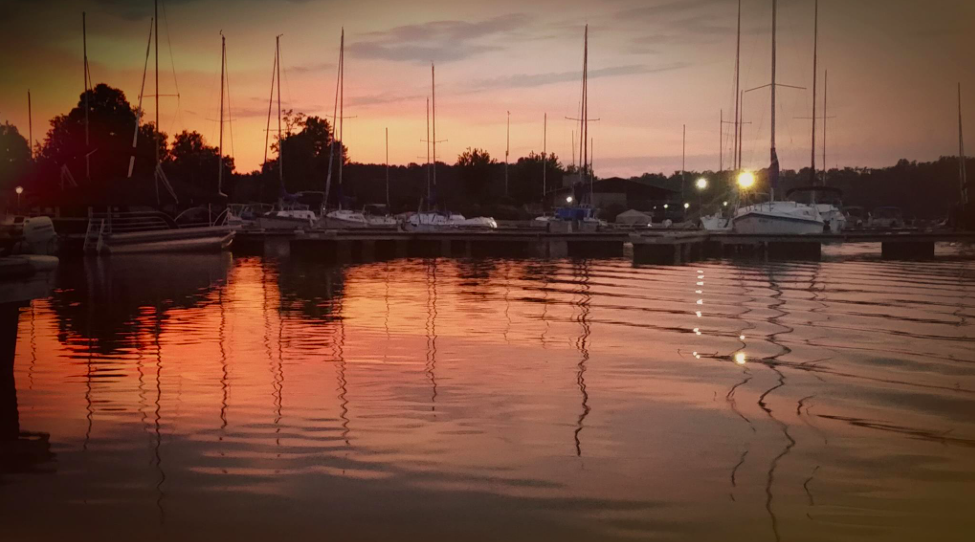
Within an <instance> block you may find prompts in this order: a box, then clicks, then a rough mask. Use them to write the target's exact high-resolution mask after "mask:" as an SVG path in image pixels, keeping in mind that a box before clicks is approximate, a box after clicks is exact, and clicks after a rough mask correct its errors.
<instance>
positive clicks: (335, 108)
mask: <svg viewBox="0 0 975 542" xmlns="http://www.w3.org/2000/svg"><path fill="white" fill-rule="evenodd" d="M342 38H343V39H342V42H341V47H342V49H341V50H340V51H339V69H338V70H336V71H337V72H338V73H337V74H336V77H335V103H334V104H333V105H332V132H331V134H330V136H331V143H330V144H329V146H328V173H327V174H326V175H325V201H324V202H323V204H322V205H323V209H322V212H323V213H324V212H325V211H326V210H327V207H328V194H329V192H331V189H332V160H333V159H334V158H335V134H336V133H337V132H336V123H337V122H338V114H339V86H340V84H341V82H342V71H341V65H342V53H343V52H344V46H345V39H344V38H345V29H344V28H343V29H342ZM274 64H275V66H277V57H275V59H274ZM272 83H273V79H272ZM271 88H272V95H273V88H274V85H273V84H272V85H271ZM268 114H269V115H270V110H268ZM268 119H269V121H270V116H269V117H268Z"/></svg>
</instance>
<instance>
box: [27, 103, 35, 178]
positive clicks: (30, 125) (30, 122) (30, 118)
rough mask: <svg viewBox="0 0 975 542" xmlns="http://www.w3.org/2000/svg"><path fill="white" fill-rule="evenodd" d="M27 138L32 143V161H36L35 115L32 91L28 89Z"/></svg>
mask: <svg viewBox="0 0 975 542" xmlns="http://www.w3.org/2000/svg"><path fill="white" fill-rule="evenodd" d="M27 137H28V138H29V139H28V141H29V143H30V145H29V146H30V161H31V162H33V161H34V114H33V113H32V112H31V104H30V89H27Z"/></svg>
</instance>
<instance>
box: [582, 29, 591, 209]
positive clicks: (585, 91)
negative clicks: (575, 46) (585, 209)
mask: <svg viewBox="0 0 975 542" xmlns="http://www.w3.org/2000/svg"><path fill="white" fill-rule="evenodd" d="M588 139H589V25H588V24H587V25H586V34H585V44H584V46H583V52H582V175H583V177H582V178H583V180H585V178H586V176H587V175H589V171H588V165H589V152H588V148H587V146H586V141H587V140H588ZM591 183H592V180H590V184H591ZM589 203H590V204H592V201H590V202H589Z"/></svg>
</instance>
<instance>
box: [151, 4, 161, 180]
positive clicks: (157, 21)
mask: <svg viewBox="0 0 975 542" xmlns="http://www.w3.org/2000/svg"><path fill="white" fill-rule="evenodd" d="M152 4H153V12H154V14H155V17H154V19H153V20H154V21H155V23H154V24H155V25H156V28H155V30H156V35H155V36H154V39H155V40H156V43H155V50H156V51H155V53H156V70H155V74H156V75H155V80H156V96H155V98H156V126H155V128H156V129H155V130H154V132H155V135H156V137H155V138H154V139H155V140H154V143H155V144H154V145H153V149H154V150H155V151H156V166H159V0H155V1H154V2H153V3H152ZM158 191H159V187H158V182H157V186H156V192H158ZM157 199H158V198H157Z"/></svg>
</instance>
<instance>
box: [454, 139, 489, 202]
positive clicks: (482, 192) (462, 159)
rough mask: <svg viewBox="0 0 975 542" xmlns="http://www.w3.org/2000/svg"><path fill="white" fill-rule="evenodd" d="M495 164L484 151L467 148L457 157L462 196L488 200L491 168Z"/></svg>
mask: <svg viewBox="0 0 975 542" xmlns="http://www.w3.org/2000/svg"><path fill="white" fill-rule="evenodd" d="M496 163H497V162H496V161H495V160H494V159H493V158H491V155H490V154H488V152H487V151H486V150H484V149H477V148H471V147H467V150H465V151H464V152H462V153H461V154H460V155H459V156H457V168H458V170H459V171H458V176H459V177H460V182H461V183H462V184H463V187H464V194H465V195H466V196H467V197H469V198H471V199H474V200H482V201H483V200H486V199H489V198H490V194H489V188H490V182H491V166H492V165H494V164H496Z"/></svg>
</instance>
